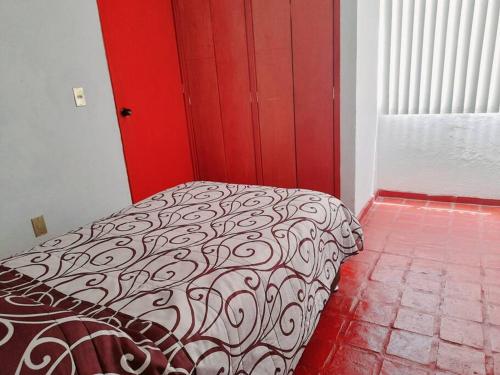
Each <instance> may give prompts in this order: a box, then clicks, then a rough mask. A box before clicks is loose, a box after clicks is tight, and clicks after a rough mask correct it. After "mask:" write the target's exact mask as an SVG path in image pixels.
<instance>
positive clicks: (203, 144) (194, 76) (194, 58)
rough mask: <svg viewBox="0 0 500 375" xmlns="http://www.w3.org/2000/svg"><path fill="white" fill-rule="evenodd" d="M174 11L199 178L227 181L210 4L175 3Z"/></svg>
mask: <svg viewBox="0 0 500 375" xmlns="http://www.w3.org/2000/svg"><path fill="white" fill-rule="evenodd" d="M175 9H176V14H175V16H176V27H177V31H178V32H179V34H180V37H179V40H180V42H181V44H182V46H181V48H182V51H183V54H182V55H183V58H184V66H185V69H186V78H187V79H186V82H185V83H186V89H187V92H188V96H189V107H188V110H189V112H190V118H191V127H192V129H193V132H194V138H195V149H196V156H197V161H198V173H199V177H200V178H201V179H205V180H213V181H226V180H227V168H226V154H225V143H224V132H223V128H222V118H221V110H220V100H219V82H218V78H217V66H216V62H215V52H214V51H215V50H214V41H213V34H212V24H211V17H210V3H209V2H208V1H206V0H182V1H176V2H175Z"/></svg>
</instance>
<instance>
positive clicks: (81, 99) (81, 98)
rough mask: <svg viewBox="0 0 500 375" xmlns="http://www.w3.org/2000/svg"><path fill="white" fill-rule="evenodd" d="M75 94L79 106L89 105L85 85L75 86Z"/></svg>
mask: <svg viewBox="0 0 500 375" xmlns="http://www.w3.org/2000/svg"><path fill="white" fill-rule="evenodd" d="M73 95H74V97H75V103H76V106H77V107H84V106H86V105H87V101H86V100H85V93H84V92H83V87H73Z"/></svg>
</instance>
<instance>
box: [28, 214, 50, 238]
mask: <svg viewBox="0 0 500 375" xmlns="http://www.w3.org/2000/svg"><path fill="white" fill-rule="evenodd" d="M31 225H32V226H33V232H34V233H35V237H40V236H43V235H44V234H47V225H45V219H44V218H43V215H42V216H38V217H34V218H33V219H31Z"/></svg>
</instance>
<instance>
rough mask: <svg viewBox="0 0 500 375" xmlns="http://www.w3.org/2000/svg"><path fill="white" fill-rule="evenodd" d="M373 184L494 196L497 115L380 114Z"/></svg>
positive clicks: (498, 158) (498, 191) (499, 154)
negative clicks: (376, 170) (376, 175)
mask: <svg viewBox="0 0 500 375" xmlns="http://www.w3.org/2000/svg"><path fill="white" fill-rule="evenodd" d="M377 187H378V188H379V189H384V190H392V191H403V192H415V193H425V194H432V195H451V196H465V197H480V198H496V199H498V198H500V114H484V115H477V114H473V115H470V114H469V115H418V116H415V115H405V116H403V115H401V116H381V118H380V123H379V139H378V181H377Z"/></svg>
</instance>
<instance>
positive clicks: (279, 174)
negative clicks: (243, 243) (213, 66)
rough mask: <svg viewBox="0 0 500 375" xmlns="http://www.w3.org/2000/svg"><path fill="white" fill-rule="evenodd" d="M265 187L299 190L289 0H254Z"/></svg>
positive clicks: (256, 64) (253, 10)
mask: <svg viewBox="0 0 500 375" xmlns="http://www.w3.org/2000/svg"><path fill="white" fill-rule="evenodd" d="M252 16H253V32H254V43H255V70H256V75H257V92H258V106H259V123H260V138H261V153H262V172H263V183H264V185H273V186H280V187H285V188H293V187H296V186H297V175H296V160H295V125H294V121H295V120H294V99H293V66H292V43H291V40H292V39H291V38H292V37H291V32H292V31H291V24H290V1H289V0H253V1H252Z"/></svg>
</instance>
